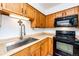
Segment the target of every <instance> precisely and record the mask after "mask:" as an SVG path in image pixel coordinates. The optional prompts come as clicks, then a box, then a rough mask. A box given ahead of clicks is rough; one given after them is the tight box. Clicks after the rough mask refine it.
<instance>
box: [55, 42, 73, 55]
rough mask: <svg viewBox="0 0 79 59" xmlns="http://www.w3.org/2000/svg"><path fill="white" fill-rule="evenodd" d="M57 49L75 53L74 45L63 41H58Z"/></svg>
mask: <svg viewBox="0 0 79 59" xmlns="http://www.w3.org/2000/svg"><path fill="white" fill-rule="evenodd" d="M56 49H58V50H61V51H63V52H66V53H69V54H71V55H73V45H70V44H66V43H62V42H56Z"/></svg>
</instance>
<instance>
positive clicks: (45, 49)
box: [41, 39, 49, 56]
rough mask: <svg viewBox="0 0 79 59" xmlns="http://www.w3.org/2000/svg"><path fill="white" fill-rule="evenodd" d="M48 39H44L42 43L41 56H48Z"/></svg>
mask: <svg viewBox="0 0 79 59" xmlns="http://www.w3.org/2000/svg"><path fill="white" fill-rule="evenodd" d="M48 52H49V50H48V40H47V39H44V41H42V43H41V56H47V55H48Z"/></svg>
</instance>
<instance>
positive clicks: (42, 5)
mask: <svg viewBox="0 0 79 59" xmlns="http://www.w3.org/2000/svg"><path fill="white" fill-rule="evenodd" d="M59 4H60V3H40V6H41V7H42V8H44V9H50V8H52V7H55V6H57V5H59Z"/></svg>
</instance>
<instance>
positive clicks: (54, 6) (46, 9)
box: [28, 3, 79, 15]
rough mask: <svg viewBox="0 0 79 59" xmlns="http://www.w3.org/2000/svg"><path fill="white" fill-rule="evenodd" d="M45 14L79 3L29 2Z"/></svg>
mask: <svg viewBox="0 0 79 59" xmlns="http://www.w3.org/2000/svg"><path fill="white" fill-rule="evenodd" d="M28 4H30V5H31V6H33V7H34V8H36V9H37V10H39V11H40V12H42V13H43V14H45V15H48V14H51V13H55V12H58V11H61V10H64V9H68V8H71V7H74V6H77V5H79V3H28Z"/></svg>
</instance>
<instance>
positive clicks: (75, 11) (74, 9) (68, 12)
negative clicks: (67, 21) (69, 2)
mask: <svg viewBox="0 0 79 59" xmlns="http://www.w3.org/2000/svg"><path fill="white" fill-rule="evenodd" d="M78 13H79V7H78V6H76V7H72V8H69V9H66V10H63V11H59V12H57V13H56V18H58V17H65V16H69V15H74V14H78Z"/></svg>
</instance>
